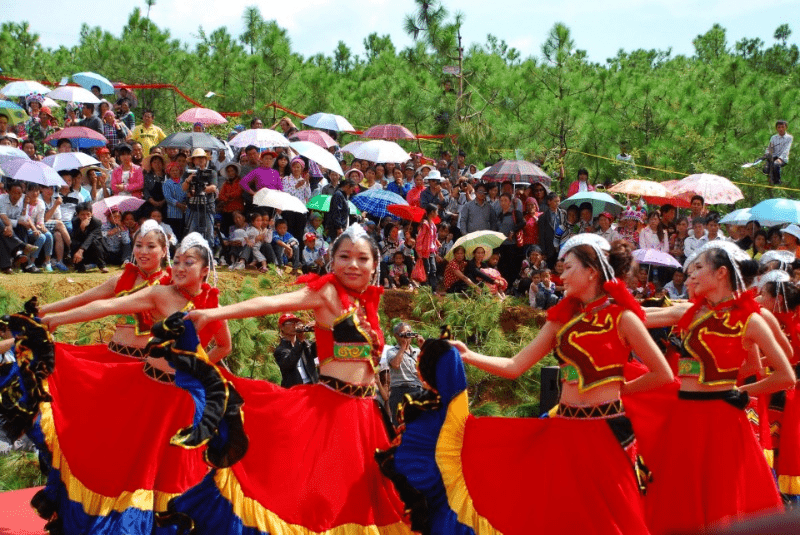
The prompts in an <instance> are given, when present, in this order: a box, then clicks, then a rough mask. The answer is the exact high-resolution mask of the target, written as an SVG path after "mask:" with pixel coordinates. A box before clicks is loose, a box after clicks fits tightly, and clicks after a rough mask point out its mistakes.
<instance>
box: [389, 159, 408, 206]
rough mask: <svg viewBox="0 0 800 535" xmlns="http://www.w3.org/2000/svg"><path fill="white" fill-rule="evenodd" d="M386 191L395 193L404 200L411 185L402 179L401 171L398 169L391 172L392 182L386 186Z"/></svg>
mask: <svg viewBox="0 0 800 535" xmlns="http://www.w3.org/2000/svg"><path fill="white" fill-rule="evenodd" d="M386 189H387V190H389V191H391V192H392V193H397V194H398V195H400V196H401V197H402V198H404V199H405V198H406V194H407V193H408V190H410V189H411V184H409V183H408V182H406V181H405V179H404V178H403V171H402V170H401V169H400V168H399V167H395V168H394V169H393V170H392V181H390V182H389V183H388V184H387V185H386Z"/></svg>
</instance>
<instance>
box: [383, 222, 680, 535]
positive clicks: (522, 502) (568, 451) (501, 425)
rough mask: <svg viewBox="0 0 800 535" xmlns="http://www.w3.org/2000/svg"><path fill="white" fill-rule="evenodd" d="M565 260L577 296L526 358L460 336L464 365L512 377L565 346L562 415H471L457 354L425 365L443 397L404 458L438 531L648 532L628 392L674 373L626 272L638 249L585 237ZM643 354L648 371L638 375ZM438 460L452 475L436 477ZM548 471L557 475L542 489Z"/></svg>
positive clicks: (411, 431) (398, 458)
mask: <svg viewBox="0 0 800 535" xmlns="http://www.w3.org/2000/svg"><path fill="white" fill-rule="evenodd" d="M560 258H563V259H564V262H565V266H566V267H565V270H564V273H563V275H562V278H563V283H564V286H565V288H566V298H565V299H564V300H562V301H561V302H560V303H559V304H558V305H556V306H554V307H552V308H551V309H550V310H549V311H548V316H547V323H545V325H544V326H543V327H542V329H541V330H540V331H539V334H538V335H537V336H536V338H535V339H534V340H533V341H532V342H531V343H530V344H528V345H527V346H526V347H525V348H524V349H523V350H522V351H520V352H519V353H518V354H517V355H515V356H513V357H512V358H500V357H490V356H485V355H480V354H478V353H475V352H474V351H472V350H470V349H468V348H467V346H466V345H464V344H463V343H461V342H454V343H453V345H454V346H455V348H457V349H458V351H459V352H460V353H461V358H462V359H463V362H465V363H467V364H470V365H473V366H476V367H478V368H480V369H482V370H484V371H487V372H490V373H493V374H496V375H500V376H502V377H507V378H510V379H514V378H517V377H519V376H520V375H522V374H523V373H524V372H525V371H527V370H528V369H530V368H531V367H532V366H533V365H534V364H536V363H537V362H538V361H539V360H541V359H542V358H544V357H545V356H547V355H549V354H550V353H551V352H552V351H553V350H555V352H556V356H557V358H558V360H559V363H560V366H561V397H560V400H559V404H558V405H557V407H556V408H554V409H553V410H552V411H551V412H550V418H548V419H513V418H474V417H472V416H469V411H468V406H467V394H466V381H465V376H464V372H463V368H462V367H461V362H460V360H459V359H458V358H457V354H456V356H455V358H454V357H453V355H452V354H453V353H456V352H455V351H452V350H451V352H450V353H448V352H447V351H444V352H443V355H442V356H441V357H440V358H439V363H438V364H436V372H435V374H433V373H430V374H426V371H429V370H430V364H429V363H428V361H427V359H428V358H429V357H428V356H427V355H426V352H427V351H428V349H429V348H428V347H423V356H422V357H421V358H420V370H421V373H423V378H426V381H428V380H429V379H430V380H434V381H435V388H436V389H437V392H438V393H439V396H438V399H439V403H438V405H436V404H431V405H433V406H434V407H435V408H434V409H433V411H431V413H430V415H429V414H425V415H423V416H420V417H418V418H417V419H416V420H413V421H411V422H407V423H406V430H405V432H404V434H403V436H402V439H401V442H400V446H399V448H398V451H397V453H396V454H395V464H396V468H397V469H398V470H399V471H400V473H401V474H402V475H403V476H405V477H406V478H407V479H408V481H409V482H410V483H411V484H412V485H413V486H415V487H416V488H418V489H419V490H421V491H422V492H423V493H424V494H425V495H426V498H427V501H428V505H429V506H430V507H431V509H432V510H431V523H432V524H433V525H434V526H436V528H435V529H434V532H435V533H454V532H457V531H456V530H457V529H458V525H459V524H465V525H466V526H467V527H468V528H470V529H472V530H473V531H474V532H475V533H477V534H490V533H505V534H527V533H604V534H605V533H609V534H610V533H625V534H634V533H636V534H646V533H648V530H647V526H646V525H645V518H644V511H643V508H642V502H641V494H640V493H641V492H642V491H643V486H644V484H645V481H646V474H645V473H644V472H643V467H642V465H641V460H640V459H639V458H638V456H637V453H636V441H635V437H634V435H633V431H632V427H631V424H630V421H629V420H628V419H627V417H626V416H625V411H624V408H623V406H622V403H621V401H620V398H621V396H622V395H623V394H630V393H634V392H638V391H645V390H650V389H654V388H657V387H659V386H661V385H663V384H666V383H668V382H669V381H670V380H671V378H672V373H671V371H670V369H669V367H668V365H667V363H666V361H665V360H664V358H663V356H662V355H661V352H660V351H659V349H658V347H657V346H656V345H655V343H654V342H653V340H652V339H651V338H650V336H649V335H648V333H647V330H646V329H645V327H644V325H643V324H642V318H643V317H644V313H643V312H642V309H641V307H639V305H638V303H637V302H636V301H635V300H633V299H632V298H631V297H630V294H628V292H627V290H626V288H625V284H624V283H623V282H622V280H620V278H619V277H624V276H625V275H626V274H627V272H628V270H629V269H630V265H631V262H632V256H631V247H630V246H629V245H628V244H626V243H625V242H622V241H618V242H615V243H614V245H613V246H610V245H609V244H608V242H607V241H605V240H604V239H603V238H602V237H600V236H597V235H591V234H581V235H579V236H576V237H574V238H572V239H570V240H569V241H568V242H567V243H566V244H564V246H563V248H562V250H561V254H560ZM612 299H613V300H612ZM631 351H634V352H635V353H636V355H638V356H639V358H641V360H642V361H643V362H644V364H645V365H646V366H647V368H648V371H646V372H645V373H644V374H643V375H641V376H639V377H638V378H636V379H633V380H626V378H625V376H624V374H623V369H624V367H625V365H626V363H627V361H628V357H629V355H630V352H631ZM426 375H427V377H426ZM440 414H442V415H443V416H440ZM426 453H427V455H428V456H429V457H430V458H429V459H428V458H427V457H426V455H425V454H426ZM434 458H435V459H436V460H435V461H434V462H435V464H436V465H438V469H439V473H440V474H441V475H440V476H439V478H436V479H431V478H430V477H428V475H429V471H430V467H431V464H429V463H430V462H431V461H433V459H434ZM426 459H427V461H426ZM542 459H547V462H544V463H542V462H540V461H541V460H542ZM654 477H655V476H654ZM537 479H538V480H542V481H547V484H546V485H543V486H540V487H536V486H531V484H530V482H531V481H533V480H537ZM437 481H438V482H437ZM455 489H458V491H457V492H455ZM501 489H502V491H501ZM568 496H572V497H579V500H580V506H578V507H576V505H575V503H576V502H575V501H574V500H570V499H566V498H565V497H568Z"/></svg>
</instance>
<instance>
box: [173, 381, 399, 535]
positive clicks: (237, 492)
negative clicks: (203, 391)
mask: <svg viewBox="0 0 800 535" xmlns="http://www.w3.org/2000/svg"><path fill="white" fill-rule="evenodd" d="M225 376H226V379H228V380H229V381H230V382H232V383H233V385H234V386H235V388H236V390H237V391H238V392H239V394H240V395H241V396H242V397H243V398H244V400H245V402H244V406H243V412H244V428H245V432H246V434H247V436H248V439H249V447H248V450H247V453H246V454H245V456H244V457H243V458H242V460H241V461H239V462H238V463H236V464H235V465H234V466H233V467H231V468H226V469H219V470H217V471H216V472H215V474H214V478H213V484H214V485H215V486H216V491H215V492H218V495H219V496H220V497H221V498H223V499H224V502H225V505H224V507H225V508H227V509H229V513H225V514H226V515H227V514H231V515H232V516H231V518H232V519H233V520H232V521H231V522H229V523H228V528H226V529H229V530H230V531H229V533H234V531H233V529H234V528H233V525H240V524H241V525H243V527H244V528H245V529H246V528H251V529H255V530H257V532H261V533H295V532H301V531H302V533H322V532H325V533H327V532H328V531H327V530H336V531H335V533H340V532H341V533H345V532H346V533H375V534H377V533H381V534H405V533H410V530H409V528H408V527H407V525H406V524H405V522H404V519H403V516H404V506H403V504H402V502H401V501H400V499H399V497H398V495H397V493H396V491H395V489H394V486H393V485H392V483H391V482H390V481H389V480H388V479H386V478H385V477H384V476H383V475H382V474H381V472H380V470H379V468H378V464H377V462H376V461H375V457H374V455H375V451H376V450H377V449H386V448H388V447H389V439H388V437H387V434H386V429H385V427H384V423H383V420H382V417H381V415H380V412H379V410H378V407H377V405H376V404H375V401H374V400H373V399H371V398H363V397H354V396H350V395H346V394H343V393H340V392H337V391H335V390H333V389H332V388H329V387H327V386H324V385H321V384H317V385H299V386H295V387H293V388H290V389H284V388H281V387H280V386H277V385H274V384H272V383H268V382H265V381H254V380H249V379H242V378H238V377H234V376H231V375H230V374H225ZM208 481H209V480H208V479H207V480H206V482H208ZM204 485H205V482H204ZM201 487H202V486H201ZM207 491H208V489H198V492H207ZM191 494H192V492H190V493H189V496H190V497H191ZM211 499H212V500H214V499H216V497H214V498H211ZM182 503H189V504H190V505H188V506H187V507H194V506H195V505H194V504H193V503H192V502H191V500H188V499H187V500H184V501H183V502H182ZM194 503H196V506H197V507H196V510H189V509H184V508H183V507H182V506H180V505H179V508H180V509H181V512H183V513H187V514H189V516H191V517H193V518H194V519H195V522H196V525H197V526H198V528H199V529H200V531H201V532H202V531H203V530H204V529H207V528H209V526H212V525H213V524H212V523H214V522H218V521H219V519H220V517H221V516H224V515H223V514H222V512H221V510H220V511H219V514H214V515H209V516H208V518H206V519H204V515H206V514H207V513H206V512H205V511H203V509H207V508H208V507H209V505H208V504H209V501H207V500H197V501H196V502H194ZM234 517H235V518H234ZM238 529H239V528H237V530H238ZM236 532H237V533H238V532H239V531H236ZM248 533H250V531H248Z"/></svg>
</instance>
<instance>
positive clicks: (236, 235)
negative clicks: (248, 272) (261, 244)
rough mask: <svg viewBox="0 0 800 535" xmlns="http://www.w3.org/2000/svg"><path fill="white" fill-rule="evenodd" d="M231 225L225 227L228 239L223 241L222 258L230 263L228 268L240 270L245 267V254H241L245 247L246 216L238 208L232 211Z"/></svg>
mask: <svg viewBox="0 0 800 535" xmlns="http://www.w3.org/2000/svg"><path fill="white" fill-rule="evenodd" d="M232 217H233V225H232V226H231V227H230V228H228V229H227V233H228V239H227V241H225V242H224V246H225V248H226V249H225V253H224V259H225V260H227V261H228V263H229V264H230V266H229V269H230V270H231V271H233V270H240V269H244V268H245V260H246V255H245V254H243V252H244V249H245V247H247V229H248V224H247V218H245V217H244V214H242V212H240V211H239V210H234V212H233V216H232Z"/></svg>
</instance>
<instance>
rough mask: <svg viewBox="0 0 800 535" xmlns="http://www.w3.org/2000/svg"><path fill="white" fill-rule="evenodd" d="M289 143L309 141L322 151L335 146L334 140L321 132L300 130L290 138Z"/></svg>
mask: <svg viewBox="0 0 800 535" xmlns="http://www.w3.org/2000/svg"><path fill="white" fill-rule="evenodd" d="M290 140H291V141H310V142H311V143H314V144H315V145H319V146H320V147H322V148H323V149H329V148H331V147H335V146H336V145H337V143H336V140H335V139H333V138H332V137H331V136H329V135H328V134H326V133H325V132H323V131H322V130H300V131H299V132H297V133H296V134H295V135H293V136H292V137H291V138H290Z"/></svg>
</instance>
